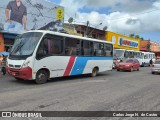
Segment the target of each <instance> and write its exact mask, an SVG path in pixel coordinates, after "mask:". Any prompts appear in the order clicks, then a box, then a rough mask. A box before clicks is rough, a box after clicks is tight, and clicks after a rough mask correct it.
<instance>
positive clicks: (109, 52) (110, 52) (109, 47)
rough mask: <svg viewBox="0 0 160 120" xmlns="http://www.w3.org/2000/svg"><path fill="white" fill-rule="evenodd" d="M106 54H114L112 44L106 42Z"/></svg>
mask: <svg viewBox="0 0 160 120" xmlns="http://www.w3.org/2000/svg"><path fill="white" fill-rule="evenodd" d="M104 56H108V57H110V56H113V52H112V45H110V44H104Z"/></svg>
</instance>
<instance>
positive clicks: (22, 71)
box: [6, 67, 32, 80]
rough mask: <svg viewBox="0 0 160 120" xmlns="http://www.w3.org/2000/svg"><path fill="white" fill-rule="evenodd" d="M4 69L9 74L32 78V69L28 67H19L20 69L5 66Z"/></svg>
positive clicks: (27, 78) (26, 78)
mask: <svg viewBox="0 0 160 120" xmlns="http://www.w3.org/2000/svg"><path fill="white" fill-rule="evenodd" d="M6 70H7V72H8V74H9V75H11V76H13V77H17V78H21V79H25V80H32V69H31V68H30V67H26V68H21V69H13V68H9V67H6Z"/></svg>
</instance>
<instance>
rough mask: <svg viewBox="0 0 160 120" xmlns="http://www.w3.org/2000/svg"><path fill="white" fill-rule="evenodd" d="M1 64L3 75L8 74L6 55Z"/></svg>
mask: <svg viewBox="0 0 160 120" xmlns="http://www.w3.org/2000/svg"><path fill="white" fill-rule="evenodd" d="M1 66H2V69H1V72H2V73H3V75H5V74H6V58H5V57H4V56H3V60H2V62H1Z"/></svg>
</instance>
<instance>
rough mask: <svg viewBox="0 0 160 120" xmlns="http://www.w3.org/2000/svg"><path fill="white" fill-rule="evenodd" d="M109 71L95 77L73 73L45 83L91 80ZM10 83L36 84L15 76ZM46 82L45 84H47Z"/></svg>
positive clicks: (106, 74)
mask: <svg viewBox="0 0 160 120" xmlns="http://www.w3.org/2000/svg"><path fill="white" fill-rule="evenodd" d="M110 75H111V74H110V73H99V74H98V75H97V76H96V77H91V76H90V74H85V75H75V76H68V77H57V78H51V79H50V80H48V82H47V83H55V82H56V83H57V82H64V81H65V82H67V81H78V80H92V79H98V78H100V77H103V76H107V77H108V76H110ZM10 82H12V83H16V84H25V85H34V84H35V85H36V83H35V81H34V80H16V79H15V78H12V80H10ZM47 83H46V84H47Z"/></svg>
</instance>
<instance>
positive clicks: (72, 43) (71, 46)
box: [65, 37, 80, 56]
mask: <svg viewBox="0 0 160 120" xmlns="http://www.w3.org/2000/svg"><path fill="white" fill-rule="evenodd" d="M65 55H67V56H75V55H80V40H78V39H76V38H69V37H66V38H65Z"/></svg>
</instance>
